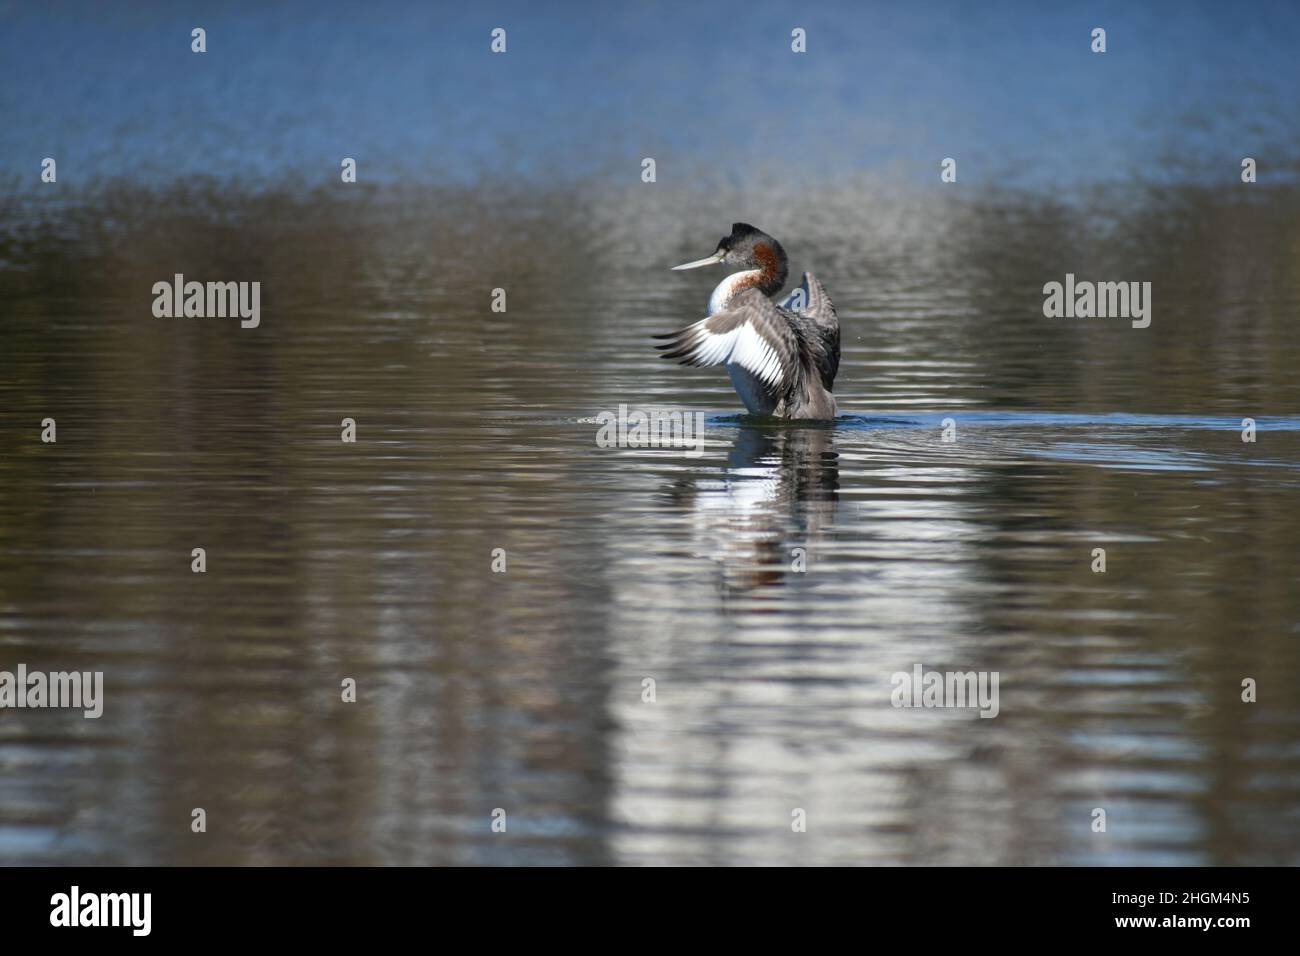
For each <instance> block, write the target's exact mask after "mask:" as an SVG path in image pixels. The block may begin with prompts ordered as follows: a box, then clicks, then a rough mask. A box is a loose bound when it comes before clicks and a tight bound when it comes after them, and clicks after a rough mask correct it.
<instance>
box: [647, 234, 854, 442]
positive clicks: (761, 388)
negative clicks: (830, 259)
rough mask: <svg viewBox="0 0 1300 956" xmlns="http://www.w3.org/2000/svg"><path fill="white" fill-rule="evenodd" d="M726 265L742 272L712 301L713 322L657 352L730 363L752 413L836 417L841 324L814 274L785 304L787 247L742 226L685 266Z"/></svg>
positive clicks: (686, 361) (674, 335)
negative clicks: (710, 252)
mask: <svg viewBox="0 0 1300 956" xmlns="http://www.w3.org/2000/svg"><path fill="white" fill-rule="evenodd" d="M719 262H722V263H726V264H728V265H737V266H740V267H741V270H742V271H740V272H734V273H732V274H731V275H729V276H727V277H726V278H725V279H723V280H722V281H721V282H720V283H718V287H717V288H716V289H714V290H713V295H711V296H709V310H708V313H707V317H706V318H703V319H701V320H700V321H698V322H696V323H694V324H693V325H688V326H687V327H686V328H684V329H681V330H680V331H677V332H670V333H668V334H667V335H656V336H655V338H658V339H671V340H672V341H670V342H669V343H668V344H667V345H657V346H655V348H657V349H663V350H668V351H665V352H664V355H663V356H662V357H663V358H666V359H679V360H680V361H681V364H682V365H726V366H727V374H728V375H730V376H731V384H732V385H733V386H735V389H736V394H738V395H739V396H740V400H741V401H742V402H744V403H745V408H747V409H749V412H750V414H753V415H775V416H776V417H778V418H815V419H831V418H834V417H835V396H833V395H832V394H831V387H832V386H833V384H834V382H835V372H836V371H837V370H838V369H839V366H840V321H839V319H838V318H837V317H836V315H835V307H834V306H833V305H831V300H830V297H829V296H828V295H827V294H826V290H825V289H823V288H822V284H821V283H820V282H818V281H817V279H816V278H815V277H814V276H813V274H812V273H811V272H805V273H804V274H803V284H802V285H800V286H799V288H797V289H795V290H794V291H793V292H792V293H790V295H788V296H786V297H785V298H784V299H783V300H782V301H781V302H780V303H779V304H778V303H775V302H773V301H772V300H771V298H770V297H771V296H774V295H776V294H777V293H778V292H780V291H781V289H782V288H783V287H784V286H785V280H786V276H787V275H789V267H788V265H787V260H786V256H785V250H784V249H782V248H781V244H780V243H779V242H777V241H776V240H775V239H773V238H772V237H771V236H769V235H768V234H767V233H765V232H763V231H761V230H759V229H755V228H754V227H753V226H751V225H749V224H748V223H743V222H738V223H735V224H734V225H733V226H732V227H731V235H729V236H725V237H723V239H722V240H721V241H720V242H719V243H718V248H717V250H716V251H715V252H714V253H713V255H711V256H709V257H708V258H706V259H697V260H696V261H695V262H686V263H683V264H682V265H680V266H674V267H673V269H674V270H678V269H698V268H699V267H700V266H709V265H714V264H715V263H719Z"/></svg>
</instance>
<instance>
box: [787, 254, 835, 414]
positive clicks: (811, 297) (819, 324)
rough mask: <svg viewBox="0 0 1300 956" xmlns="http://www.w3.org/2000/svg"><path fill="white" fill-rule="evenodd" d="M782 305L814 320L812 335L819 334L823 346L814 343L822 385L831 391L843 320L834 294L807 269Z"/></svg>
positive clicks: (818, 337)
mask: <svg viewBox="0 0 1300 956" xmlns="http://www.w3.org/2000/svg"><path fill="white" fill-rule="evenodd" d="M781 308H783V309H789V310H790V311H791V312H794V313H797V314H798V315H800V316H802V317H803V318H805V319H807V320H808V321H809V322H811V323H812V326H813V329H812V330H810V336H809V337H811V336H812V335H815V336H816V339H817V340H820V341H819V342H818V345H820V347H816V346H814V347H813V348H812V349H811V351H812V354H813V358H814V360H815V362H816V365H817V370H818V372H819V373H820V374H821V378H822V384H823V385H825V386H826V388H827V390H829V389H830V388H831V385H832V383H834V381H835V373H836V372H838V371H839V367H840V319H839V316H837V315H836V314H835V306H834V304H833V303H832V302H831V297H830V296H829V295H827V294H826V290H825V288H823V287H822V284H821V283H820V282H818V281H817V277H816V276H815V275H813V274H812V273H811V272H805V273H804V274H803V282H801V283H800V284H799V285H798V286H796V287H795V289H794V291H793V292H791V293H790V294H789V295H788V296H786V297H785V299H784V300H782V302H781Z"/></svg>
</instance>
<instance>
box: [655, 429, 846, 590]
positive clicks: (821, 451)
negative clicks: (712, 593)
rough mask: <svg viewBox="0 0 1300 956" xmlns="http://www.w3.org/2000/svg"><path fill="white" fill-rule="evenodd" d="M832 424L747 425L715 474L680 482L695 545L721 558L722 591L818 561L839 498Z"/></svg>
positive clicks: (768, 582) (677, 489)
mask: <svg viewBox="0 0 1300 956" xmlns="http://www.w3.org/2000/svg"><path fill="white" fill-rule="evenodd" d="M834 435H835V431H834V429H833V428H830V427H826V426H820V427H819V426H798V425H772V424H765V425H756V424H742V425H741V427H740V431H739V434H738V435H737V436H736V441H735V444H734V445H733V446H732V449H731V452H730V453H729V454H728V455H727V466H726V468H725V469H724V471H723V474H722V475H721V476H720V477H718V478H700V479H692V480H686V481H682V482H679V483H678V484H677V485H675V486H674V488H673V491H672V495H671V497H672V499H673V501H674V503H676V504H677V505H678V506H679V507H681V508H683V509H684V510H685V511H686V512H687V513H688V515H689V517H690V518H691V520H692V522H693V525H694V527H693V531H692V540H693V541H694V549H693V550H694V551H695V553H696V554H697V555H698V556H700V557H707V558H710V559H711V560H713V561H714V562H716V563H717V565H718V568H719V572H720V584H721V587H722V588H723V590H724V591H733V592H734V591H749V590H754V589H759V588H763V587H769V586H773V585H777V584H781V583H784V582H785V580H786V577H787V575H791V574H799V573H800V572H801V571H802V570H803V569H804V568H806V567H807V566H808V565H809V564H810V563H811V562H812V561H814V560H815V556H816V551H817V548H818V545H819V544H820V543H821V542H822V540H823V538H824V535H825V532H826V529H828V528H829V527H830V526H831V525H832V524H833V522H834V519H835V509H836V506H837V503H838V499H839V466H838V458H839V456H838V454H837V453H836V452H835V450H834Z"/></svg>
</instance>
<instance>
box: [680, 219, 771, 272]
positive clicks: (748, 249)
mask: <svg viewBox="0 0 1300 956" xmlns="http://www.w3.org/2000/svg"><path fill="white" fill-rule="evenodd" d="M719 262H723V263H726V264H727V265H732V266H740V267H741V268H742V269H760V270H762V272H763V275H764V277H770V280H775V279H776V278H777V276H778V275H779V276H780V280H781V281H782V282H784V281H785V271H786V257H785V250H784V249H782V248H781V244H780V243H779V242H777V241H776V240H775V239H773V238H772V237H771V236H769V235H768V234H767V233H765V232H764V231H763V230H762V229H756V228H754V227H753V226H751V225H750V224H749V223H747V222H737V223H733V224H732V226H731V234H730V235H726V236H723V237H722V238H721V239H720V240H718V248H717V249H715V250H714V252H713V255H711V256H708V257H706V258H704V259H697V260H695V261H694V262H684V263H682V264H681V265H680V266H673V268H674V269H698V268H699V267H700V266H711V265H714V264H716V263H719Z"/></svg>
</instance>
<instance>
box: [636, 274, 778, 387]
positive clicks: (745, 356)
mask: <svg viewBox="0 0 1300 956" xmlns="http://www.w3.org/2000/svg"><path fill="white" fill-rule="evenodd" d="M655 338H659V339H670V340H671V341H669V342H668V344H667V345H657V346H655V348H658V349H661V350H665V351H664V354H663V358H666V359H678V360H679V361H680V362H681V364H682V365H739V366H741V367H742V368H744V369H745V370H746V371H747V372H749V373H750V374H751V375H753V376H754V378H755V379H757V380H758V382H759V383H760V384H761V385H762V386H763V388H764V389H765V390H766V391H767V393H768V395H770V396H771V397H772V398H773V400H776V399H778V398H780V396H782V395H783V394H785V393H786V392H787V391H788V390H789V388H790V386H791V384H792V383H793V382H794V381H795V380H796V376H797V375H798V366H799V344H798V340H797V339H796V338H795V333H794V330H793V329H791V327H790V320H789V319H787V318H786V317H785V316H784V315H782V314H781V311H780V309H778V308H777V307H776V305H775V304H773V303H772V301H771V300H770V299H768V298H767V296H765V295H763V293H761V292H759V291H758V290H757V289H746V290H745V291H744V292H742V293H741V294H740V295H738V296H737V297H736V298H735V300H734V301H733V302H732V304H731V307H730V308H728V309H726V310H725V311H723V312H717V313H714V314H713V315H711V316H709V317H708V318H707V319H701V320H700V321H699V322H696V323H695V324H694V325H688V326H687V327H686V328H684V329H681V330H679V331H677V332H670V333H668V334H667V335H657V336H655Z"/></svg>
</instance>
